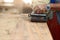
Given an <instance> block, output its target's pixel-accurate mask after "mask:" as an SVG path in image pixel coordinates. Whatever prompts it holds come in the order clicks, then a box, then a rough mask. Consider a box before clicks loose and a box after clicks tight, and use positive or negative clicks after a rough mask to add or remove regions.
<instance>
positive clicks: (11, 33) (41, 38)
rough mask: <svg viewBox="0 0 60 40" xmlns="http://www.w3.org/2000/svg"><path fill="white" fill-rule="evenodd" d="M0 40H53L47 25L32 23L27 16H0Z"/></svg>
mask: <svg viewBox="0 0 60 40" xmlns="http://www.w3.org/2000/svg"><path fill="white" fill-rule="evenodd" d="M0 40H53V38H52V36H51V34H50V31H49V28H48V26H47V23H36V22H30V20H29V17H28V15H27V14H0Z"/></svg>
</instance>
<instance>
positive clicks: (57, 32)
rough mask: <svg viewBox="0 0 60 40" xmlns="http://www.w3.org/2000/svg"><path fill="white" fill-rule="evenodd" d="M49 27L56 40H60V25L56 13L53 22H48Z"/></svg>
mask: <svg viewBox="0 0 60 40" xmlns="http://www.w3.org/2000/svg"><path fill="white" fill-rule="evenodd" d="M47 24H48V27H49V29H50V31H51V34H52V36H53V39H54V40H60V24H59V23H58V21H57V16H56V12H54V16H53V19H52V20H49V21H48V22H47Z"/></svg>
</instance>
